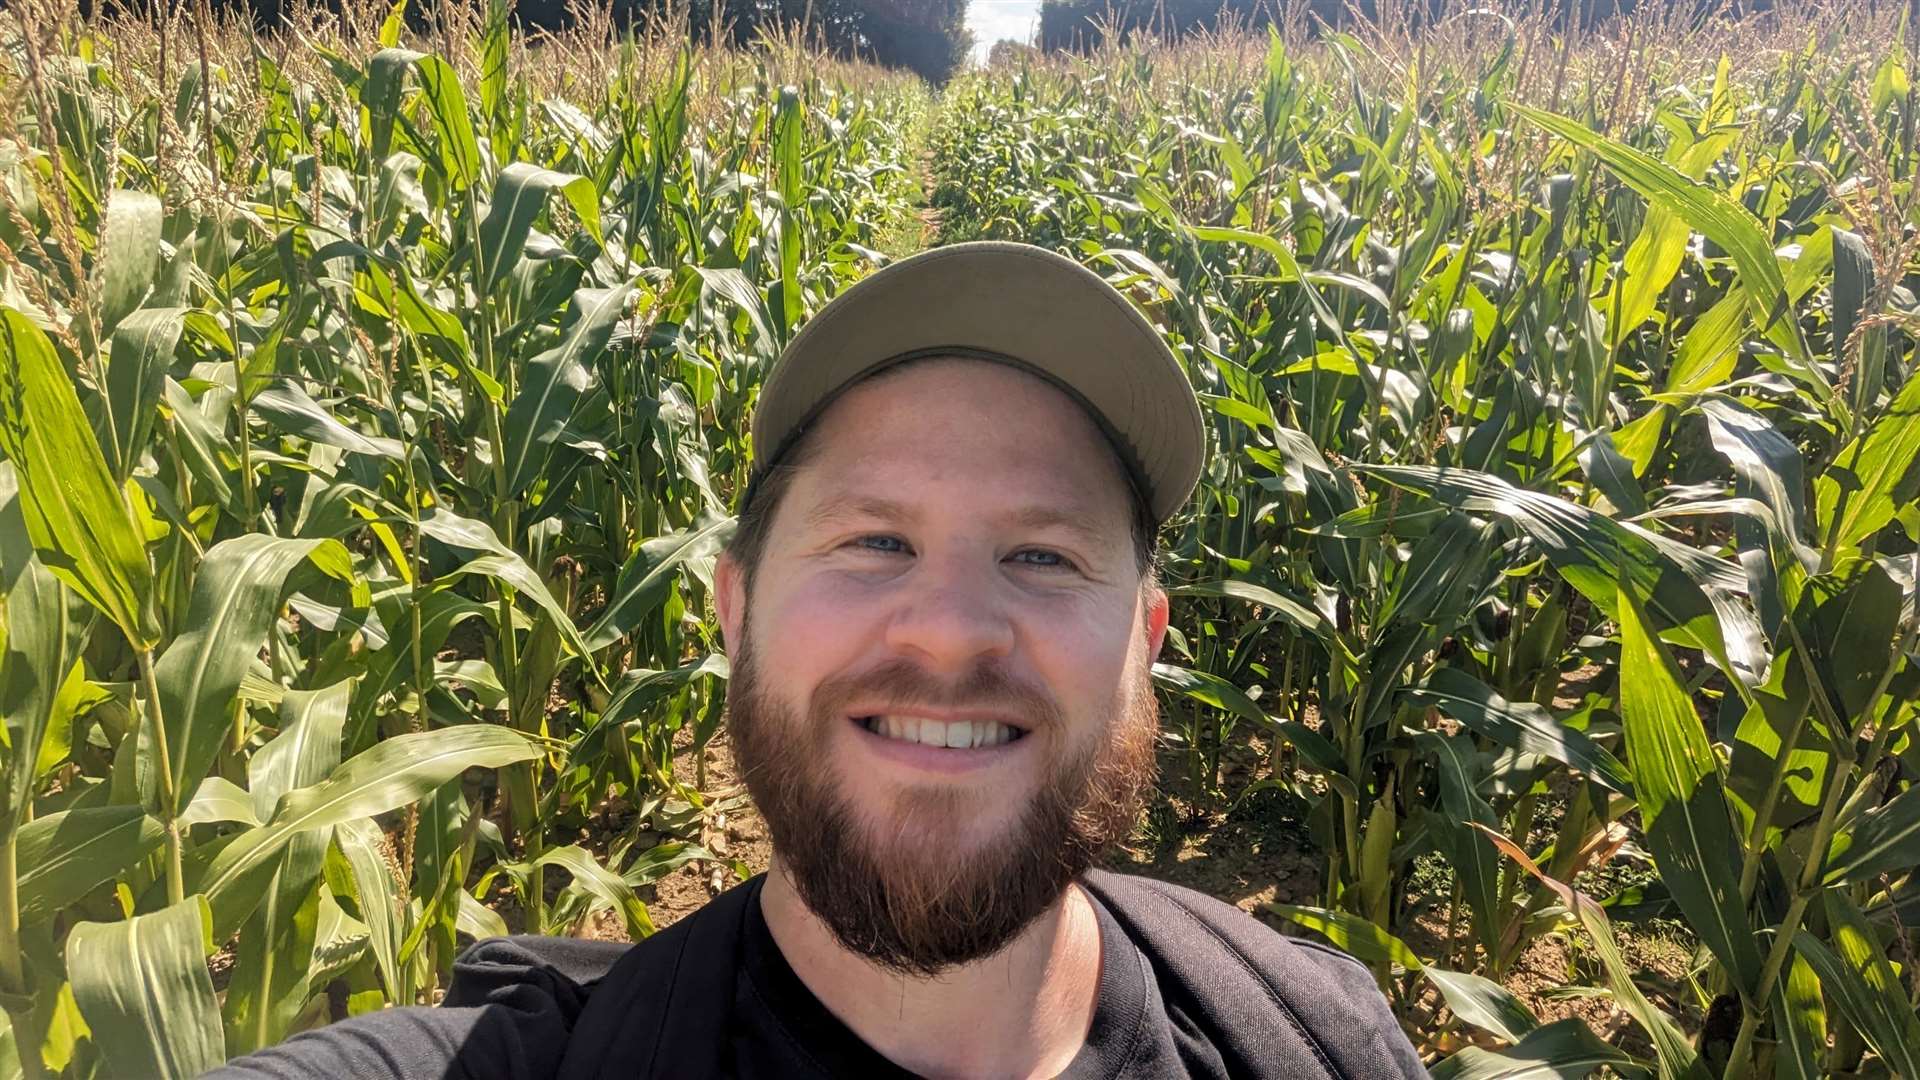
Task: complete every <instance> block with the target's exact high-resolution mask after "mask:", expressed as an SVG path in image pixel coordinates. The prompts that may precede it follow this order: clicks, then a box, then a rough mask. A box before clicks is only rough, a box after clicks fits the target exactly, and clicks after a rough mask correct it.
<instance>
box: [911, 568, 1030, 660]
mask: <svg viewBox="0 0 1920 1080" xmlns="http://www.w3.org/2000/svg"><path fill="white" fill-rule="evenodd" d="M900 601H901V603H900V607H899V609H898V610H897V611H896V612H895V614H894V616H893V618H892V620H890V621H889V623H888V624H887V645H888V647H889V648H891V649H892V650H893V651H895V652H896V653H900V654H903V655H904V654H914V655H916V656H917V658H918V659H919V662H920V663H921V664H922V665H923V666H925V667H927V668H929V669H932V670H939V671H949V672H960V671H967V670H971V669H972V668H973V667H975V666H976V665H977V664H978V663H979V662H980V660H981V659H982V658H983V657H1004V656H1006V655H1007V654H1008V653H1010V652H1011V651H1012V650H1013V623H1012V620H1011V619H1009V618H1008V612H1007V611H1006V608H1005V602H1004V600H1003V599H1002V598H1001V597H1000V596H999V591H998V590H997V589H996V588H995V583H994V581H993V580H992V576H991V574H989V573H988V572H986V571H983V570H981V569H980V568H978V567H977V566H972V565H970V564H969V563H968V562H967V560H965V559H962V558H958V557H949V558H946V559H943V560H940V561H934V560H923V561H922V562H921V563H920V565H918V566H916V567H914V569H913V571H912V575H911V579H910V581H909V583H908V587H907V589H906V590H905V593H904V595H902V596H901V597H900Z"/></svg>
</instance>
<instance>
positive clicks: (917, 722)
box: [853, 716, 1027, 750]
mask: <svg viewBox="0 0 1920 1080" xmlns="http://www.w3.org/2000/svg"><path fill="white" fill-rule="evenodd" d="M853 722H854V723H856V724H859V725H860V726H861V727H863V728H866V729H867V730H868V731H870V732H872V733H873V734H875V735H878V736H880V737H881V738H883V739H892V740H894V741H896V742H903V743H918V744H920V745H921V746H935V747H944V748H946V749H949V750H980V749H986V748H989V747H994V746H1004V745H1006V744H1007V743H1011V742H1018V741H1019V740H1020V739H1023V738H1025V737H1026V734H1027V733H1026V732H1024V731H1022V730H1020V729H1019V728H1017V727H1013V726H1012V725H1010V724H1002V723H999V722H998V721H994V720H953V721H947V722H942V721H939V720H929V719H926V718H924V717H919V716H856V717H854V718H853Z"/></svg>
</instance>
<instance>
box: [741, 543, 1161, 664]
mask: <svg viewBox="0 0 1920 1080" xmlns="http://www.w3.org/2000/svg"><path fill="white" fill-rule="evenodd" d="M746 611H747V581H746V574H745V573H743V572H742V570H741V567H740V563H739V561H738V560H736V559H735V558H734V557H733V554H732V553H731V552H726V551H723V552H721V553H720V557H719V558H718V559H716V560H714V564H713V612H714V614H715V615H718V616H719V617H720V635H721V637H722V638H724V639H725V640H726V644H727V651H728V652H729V653H732V652H737V651H739V649H740V645H741V644H742V642H744V641H745V640H746V639H745V637H744V636H743V635H742V633H741V620H742V618H743V617H744V616H745V615H746ZM1163 622H1164V620H1163Z"/></svg>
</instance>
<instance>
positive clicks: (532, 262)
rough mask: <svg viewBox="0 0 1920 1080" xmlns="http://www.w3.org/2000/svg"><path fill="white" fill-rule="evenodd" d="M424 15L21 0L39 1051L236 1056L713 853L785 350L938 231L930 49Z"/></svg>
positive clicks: (8, 798) (2, 861)
mask: <svg viewBox="0 0 1920 1080" xmlns="http://www.w3.org/2000/svg"><path fill="white" fill-rule="evenodd" d="M404 7H405V6H404V5H399V6H396V7H394V8H392V9H391V10H387V9H385V8H367V9H358V8H352V9H350V10H349V11H348V12H347V13H346V16H345V17H344V18H343V20H341V21H332V20H331V18H330V17H323V16H321V15H319V14H316V13H311V12H309V13H305V14H301V13H296V17H295V20H294V22H293V24H292V25H290V26H289V27H288V28H287V29H286V30H285V32H284V33H283V34H282V35H281V36H280V37H279V38H277V39H256V38H254V37H253V36H252V35H251V34H249V33H245V32H243V31H242V30H241V28H239V27H236V26H229V25H224V24H221V23H218V22H215V21H213V20H212V19H210V18H208V17H205V16H204V14H203V15H202V16H201V17H199V18H185V17H181V16H178V15H174V14H169V13H166V12H162V13H160V14H158V15H156V16H154V18H153V21H150V22H146V23H142V22H122V23H109V24H105V25H104V26H102V25H100V24H89V23H84V22H81V21H79V20H77V19H74V18H71V17H62V16H61V15H60V14H59V13H57V12H50V11H48V10H46V6H45V5H38V4H30V5H24V6H22V7H20V8H18V9H16V10H15V12H14V13H12V14H10V15H9V17H8V20H7V25H6V27H5V29H4V36H5V41H6V46H7V57H6V62H5V66H4V71H3V72H0V79H4V80H5V83H6V90H7V94H6V101H7V103H8V104H7V106H6V108H5V110H4V118H0V131H4V134H5V138H4V143H5V146H6V149H5V150H4V151H0V174H3V175H0V185H4V190H5V200H6V207H7V212H6V214H5V215H4V220H5V224H4V226H0V233H4V235H0V251H3V252H4V254H3V255H0V263H4V274H5V283H4V296H3V297H0V329H3V332H4V335H5V345H4V349H3V350H0V353H3V357H0V371H3V372H4V375H3V376H0V400H3V401H4V406H0V455H3V456H4V461H0V550H3V551H4V555H3V556H0V567H3V568H4V572H3V575H0V581H3V582H4V584H3V585H0V589H3V591H4V596H5V605H4V609H0V610H4V619H0V646H3V647H0V673H3V674H4V678H0V685H4V687H5V691H4V709H5V715H6V727H5V729H4V733H5V738H4V741H0V762H4V766H5V767H4V770H0V775H3V776H4V777H5V779H4V781H0V792H3V793H4V794H0V958H3V959H0V1004H4V1005H5V1009H6V1016H7V1020H8V1022H9V1023H8V1035H7V1038H6V1040H5V1043H4V1050H0V1072H4V1073H11V1072H12V1071H15V1070H18V1071H21V1072H24V1073H25V1074H26V1075H28V1076H41V1075H54V1074H59V1075H71V1076H88V1075H116V1076H191V1075H197V1074H198V1073H199V1072H200V1071H202V1070H204V1069H205V1068H207V1067H209V1066H211V1065H213V1064H216V1063H218V1062H220V1061H222V1060H224V1059H225V1058H226V1057H227V1056H228V1055H230V1054H234V1053H240V1052H245V1051H248V1050H252V1049H254V1048H257V1047H260V1046H264V1045H269V1044H271V1043H273V1042H276V1041H278V1040H280V1039H281V1038H283V1037H285V1036H286V1035H287V1034H289V1033H290V1032H293V1031H297V1030H300V1029H301V1028H303V1027H309V1026H312V1025H314V1024H317V1023H324V1022H326V1021H327V1020H329V1019H333V1018H337V1017H338V1016H341V1015H344V1014H346V1013H351V1012H359V1011H363V1010H366V1009H371V1008H378V1007H382V1006H385V1005H389V1004H411V1003H416V1002H426V1001H431V1000H432V999H433V997H434V994H435V992H436V988H437V986H438V985H439V984H440V983H441V982H442V981H443V980H444V979H445V978H446V976H447V973H448V971H449V969H450V965H451V962H452V959H453V956H454V954H455V952H456V950H457V947H458V944H459V941H460V938H461V936H463V935H464V936H467V937H474V936H485V935H488V934H498V933H504V932H506V931H507V929H508V928H509V926H510V925H512V926H514V927H515V928H518V929H524V930H526V931H529V932H566V931H568V930H570V929H573V928H576V927H581V926H584V925H586V924H588V923H589V922H592V921H594V920H597V919H599V918H600V917H601V916H602V915H607V917H609V918H612V919H614V920H616V923H617V925H618V926H619V927H620V929H621V930H622V932H624V933H625V934H626V935H628V936H631V937H634V938H639V937H642V936H644V935H646V934H648V933H650V932H651V931H652V929H653V927H652V923H651V921H650V918H649V915H648V911H647V908H646V905H645V903H644V902H643V901H642V899H641V896H642V893H641V892H640V891H639V890H641V888H642V887H643V886H645V885H646V884H648V883H650V882H651V881H653V880H655V879H657V878H658V877H659V876H661V875H662V874H664V873H666V872H667V871H669V870H671V869H673V868H674V867H676V866H678V865H680V864H682V863H684V862H686V861H688V860H690V859H693V858H706V859H713V858H715V856H713V855H712V853H710V852H708V851H706V850H704V849H703V848H701V847H700V845H699V843H698V841H699V822H700V819H701V817H702V815H703V813H704V812H705V809H706V808H708V807H709V803H708V799H707V796H706V795H705V794H703V792H702V788H703V786H704V782H703V781H704V778H703V777H701V776H699V775H697V772H696V773H695V774H693V775H688V774H687V773H686V772H685V771H683V770H682V769H678V768H676V765H675V757H676V755H677V754H678V753H679V752H680V751H681V750H682V749H683V748H684V747H685V746H686V742H687V739H688V738H689V737H690V739H691V741H692V744H693V750H694V754H693V758H694V760H700V755H699V753H698V750H699V747H700V746H701V745H704V743H705V742H706V740H708V739H709V738H711V737H712V735H713V733H714V731H715V729H716V726H717V724H718V719H719V715H720V708H721V704H722V702H723V700H724V685H725V678H726V674H727V668H726V663H725V659H724V657H722V656H721V655H720V654H719V653H718V651H717V648H718V641H717V637H716V631H715V629H714V628H713V626H712V625H711V624H710V623H709V622H708V621H706V620H705V618H704V597H705V594H706V591H707V589H708V587H709V584H710V576H711V570H712V561H713V558H714V555H715V553H716V552H717V550H718V548H719V546H720V545H721V544H722V543H723V542H724V541H725V538H726V536H727V532H728V529H729V527H730V518H729V517H728V513H727V508H728V506H729V503H730V498H731V496H732V493H733V492H734V491H735V490H736V489H737V487H738V486H739V483H740V480H741V478H742V477H743V476H744V474H745V472H746V470H747V469H748V468H749V467H750V466H751V459H750V456H749V453H748V448H747V446H746V444H745V442H744V438H745V436H744V432H745V431H746V428H747V424H746V418H747V416H748V415H749V411H750V409H751V404H752V399H753V392H754V389H755V387H756V386H757V384H758V379H759V377H760V374H761V372H762V371H764V369H765V367H766V365H767V363H768V362H769V361H770V360H771V359H772V357H773V356H774V355H776V354H777V352H778V350H779V348H780V347H781V345H782V344H783V343H784V342H785V340H786V339H787V337H788V336H789V335H790V334H791V333H792V331H793V329H794V328H795V326H796V324H797V323H799V322H800V320H801V319H802V318H803V317H804V316H805V315H806V313H808V312H810V311H811V310H813V309H815V308H817V307H818V306H819V305H820V304H821V303H823V302H824V301H825V300H826V298H828V297H830V296H831V295H832V294H833V293H835V292H836V291H838V290H839V289H840V288H841V287H842V286H843V285H845V284H846V283H847V282H848V281H850V280H853V279H854V278H856V277H857V276H858V275H859V274H861V273H863V272H864V271H865V270H866V269H867V268H869V267H871V266H873V265H876V264H878V263H880V262H883V261H884V260H885V258H886V255H884V254H883V253H882V252H881V250H880V249H881V248H882V247H894V248H896V249H898V247H899V246H900V245H901V243H902V241H903V238H910V237H912V236H914V235H915V224H916V219H915V218H914V217H913V213H912V203H913V201H914V198H915V191H916V189H915V184H914V176H913V174H912V172H911V171H910V170H909V168H908V166H907V163H908V162H910V161H911V160H912V159H913V155H914V154H915V145H916V140H917V139H918V137H919V132H920V130H921V123H922V121H921V118H922V117H923V116H924V115H925V113H926V105H927V94H926V91H925V90H924V88H923V87H922V86H921V85H920V84H919V83H918V82H917V81H910V80H908V79H905V78H903V77H899V76H892V75H886V74H883V73H880V72H877V71H875V70H873V69H869V68H865V67H861V66H859V65H854V64H848V63H844V62H838V61H827V60H824V59H823V58H820V57H817V56H814V55H812V54H809V53H808V52H806V51H805V49H804V48H803V47H802V46H801V45H800V44H799V43H798V42H797V41H785V40H771V41H768V42H766V43H764V45H763V48H762V50H761V51H760V52H758V53H755V54H746V53H734V52H695V51H693V50H690V49H688V48H687V47H685V46H682V45H679V44H677V43H676V42H675V41H673V40H672V39H671V38H669V37H664V36H656V37H637V38H636V37H633V36H631V35H630V36H628V37H626V38H624V39H615V38H611V37H594V36H592V34H591V33H590V32H584V31H583V32H582V33H581V34H580V35H578V36H577V37H576V38H575V39H572V40H561V41H555V42H550V43H548V44H546V45H544V46H537V47H536V46H533V45H531V44H529V43H528V42H526V41H524V40H519V39H516V38H515V37H514V36H513V34H512V33H511V31H510V24H509V18H508V16H509V8H508V5H505V4H494V5H492V6H491V7H490V8H488V9H484V10H482V11H480V12H478V13H477V14H476V13H468V14H469V16H471V17H470V18H469V19H467V21H464V22H448V23H447V24H446V25H443V26H440V27H439V28H438V33H435V34H431V35H429V38H430V40H420V41H414V40H412V39H410V38H409V37H408V36H407V35H408V31H407V29H406V24H405V21H404V18H403V13H404ZM449 10H452V9H449ZM570 58H572V59H570ZM676 736H678V737H679V738H680V740H681V741H680V742H679V743H678V744H677V743H676ZM683 760H684V759H683ZM589 825H594V826H597V827H598V832H599V841H598V842H597V843H595V844H594V845H593V850H589V849H588V848H587V847H583V846H581V844H579V843H578V842H576V840H577V839H578V838H579V837H581V836H582V835H583V832H584V830H585V829H586V828H587V827H588V826H589ZM662 835H665V836H666V837H667V839H666V840H665V841H661V840H660V839H659V837H660V836H662ZM213 954H217V955H215V957H214V958H215V961H216V963H215V965H214V968H213V969H210V967H209V963H208V960H209V956H210V955H213ZM211 970H217V971H218V973H219V980H218V982H219V986H218V992H216V983H215V979H214V977H213V975H212V974H210V971H211Z"/></svg>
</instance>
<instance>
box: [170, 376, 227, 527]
mask: <svg viewBox="0 0 1920 1080" xmlns="http://www.w3.org/2000/svg"><path fill="white" fill-rule="evenodd" d="M161 399H162V400H163V401H164V402H165V407H166V412H167V414H168V415H169V416H170V417H171V418H172V421H173V430H174V432H175V433H176V434H177V435H178V436H179V439H180V456H181V458H183V459H184V464H185V465H186V467H187V470H188V471H189V472H190V473H191V474H192V476H193V482H194V483H195V484H196V485H198V486H200V487H201V488H202V489H203V490H204V494H205V495H207V496H211V501H212V502H213V503H214V504H215V505H217V506H232V505H233V504H234V497H233V486H232V485H231V484H230V483H229V482H228V480H227V467H226V464H225V462H223V461H222V460H221V456H220V455H221V453H222V452H223V451H227V450H229V449H230V445H229V444H228V442H227V436H226V433H225V432H223V431H222V430H220V428H218V427H216V426H215V425H214V424H213V422H212V421H210V420H208V419H207V416H206V414H205V413H203V412H201V411H200V406H199V404H198V403H197V402H195V401H194V400H193V398H192V396H190V395H189V394H188V393H187V390H186V388H185V387H183V386H181V385H180V384H179V383H177V382H175V381H173V380H172V379H168V380H166V386H165V388H164V389H163V390H162V391H161ZM236 513H237V511H236Z"/></svg>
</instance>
